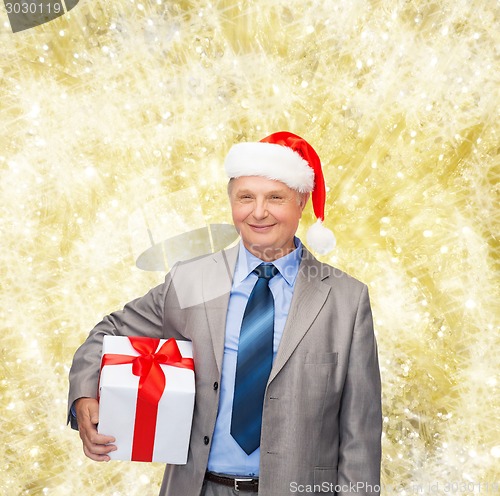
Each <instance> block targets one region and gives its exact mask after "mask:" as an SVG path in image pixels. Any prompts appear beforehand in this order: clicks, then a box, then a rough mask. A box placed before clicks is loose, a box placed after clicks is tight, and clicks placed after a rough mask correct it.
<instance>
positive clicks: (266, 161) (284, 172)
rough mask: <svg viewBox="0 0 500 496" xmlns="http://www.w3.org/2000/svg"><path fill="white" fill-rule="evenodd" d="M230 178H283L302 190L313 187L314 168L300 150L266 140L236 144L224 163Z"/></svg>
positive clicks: (309, 189) (288, 183)
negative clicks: (300, 153) (301, 154)
mask: <svg viewBox="0 0 500 496" xmlns="http://www.w3.org/2000/svg"><path fill="white" fill-rule="evenodd" d="M224 166H225V168H226V173H227V175H228V176H229V177H230V178H236V177H241V176H262V177H266V178H267V179H273V180H275V181H281V182H283V183H285V184H286V185H287V186H288V187H290V188H292V189H294V190H296V191H299V192H300V193H309V192H311V191H312V190H313V189H314V171H313V169H312V168H311V167H310V166H309V164H308V163H307V161H306V160H304V159H303V158H302V157H301V156H300V155H299V154H298V153H297V152H295V151H293V150H292V149H291V148H289V147H287V146H283V145H277V144H274V143H265V142H260V141H259V142H253V143H238V144H236V145H233V146H232V147H231V149H230V150H229V153H228V154H227V157H226V160H225V162H224Z"/></svg>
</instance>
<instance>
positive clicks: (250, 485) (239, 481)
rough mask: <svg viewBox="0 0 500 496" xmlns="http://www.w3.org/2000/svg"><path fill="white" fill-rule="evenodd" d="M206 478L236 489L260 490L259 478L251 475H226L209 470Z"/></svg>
mask: <svg viewBox="0 0 500 496" xmlns="http://www.w3.org/2000/svg"><path fill="white" fill-rule="evenodd" d="M205 480H207V481H210V482H215V483H216V484H222V485H223V486H229V487H232V488H233V489H234V490H235V491H253V492H255V493H256V492H257V491H258V490H259V479H252V478H251V477H248V478H247V477H224V476H223V475H217V474H214V473H213V472H207V473H206V474H205Z"/></svg>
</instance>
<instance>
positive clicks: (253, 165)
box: [224, 131, 335, 255]
mask: <svg viewBox="0 0 500 496" xmlns="http://www.w3.org/2000/svg"><path fill="white" fill-rule="evenodd" d="M224 166H225V168H226V173H227V175H228V177H229V178H236V177H241V176H262V177H266V178H267V179H273V180H276V181H281V182H282V183H285V184H286V185H287V186H288V187H289V188H291V189H294V190H296V191H298V192H300V193H311V198H312V204H313V209H314V214H315V216H316V218H317V221H316V222H315V223H314V224H313V225H312V226H311V227H310V228H309V229H308V231H307V242H308V244H309V246H310V247H311V248H312V249H313V250H315V251H316V252H318V253H319V254H321V255H325V254H326V253H328V252H330V251H332V250H333V248H334V247H335V236H334V234H333V232H332V231H331V230H330V229H328V228H326V227H325V226H323V221H324V220H325V199H326V190H325V180H324V178H323V171H322V169H321V161H320V159H319V157H318V154H317V153H316V152H315V151H314V148H313V147H312V146H311V145H310V144H309V143H308V142H307V141H306V140H304V139H303V138H301V137H300V136H297V135H296V134H292V133H289V132H287V131H281V132H278V133H273V134H271V135H270V136H267V137H266V138H264V139H262V140H260V141H258V142H251V143H248V142H247V143H238V144H236V145H233V146H232V147H231V149H230V150H229V153H228V154H227V157H226V160H225V163H224Z"/></svg>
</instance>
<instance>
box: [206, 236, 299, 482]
mask: <svg viewBox="0 0 500 496" xmlns="http://www.w3.org/2000/svg"><path fill="white" fill-rule="evenodd" d="M294 241H295V247H296V248H295V250H294V251H293V252H291V253H289V254H288V255H286V256H284V257H282V258H279V259H278V260H275V261H274V262H273V264H274V265H275V266H276V268H277V269H278V270H279V273H278V274H276V275H275V276H274V277H273V278H272V279H271V280H270V282H269V288H270V290H271V293H272V294H273V297H274V343H273V360H274V358H276V353H277V351H278V346H279V343H280V340H281V336H282V334H283V329H284V327H285V322H286V319H287V316H288V311H289V309H290V303H291V301H292V295H293V289H294V287H295V280H296V278H297V274H298V271H299V265H300V261H301V259H302V243H301V242H300V240H299V239H298V238H295V239H294ZM261 263H263V262H262V260H260V259H259V258H257V257H255V256H254V255H252V254H251V253H250V252H249V251H248V250H247V249H246V248H245V247H244V246H243V243H242V242H241V241H240V249H239V253H238V260H237V262H236V268H235V273H234V278H233V285H232V288H231V294H230V296H229V306H228V310H227V316H226V336H225V342H224V358H223V361H222V377H221V384H220V399H219V411H218V414H217V420H216V422H215V430H214V434H213V436H212V446H211V449H210V456H209V459H208V470H210V471H211V472H218V473H222V474H228V475H243V476H253V477H256V476H258V475H259V460H260V448H257V449H256V450H255V451H254V452H253V453H251V454H250V455H247V454H246V453H245V452H244V451H243V450H242V449H241V447H240V445H239V444H238V443H237V442H236V441H235V440H234V438H233V437H232V436H231V433H230V428H231V413H232V407H233V394H234V381H235V375H236V358H237V353H238V341H239V335H240V328H241V322H242V320H243V314H244V312H245V307H246V305H247V302H248V298H249V296H250V293H251V292H252V289H253V287H254V286H255V283H256V282H257V275H256V274H253V273H252V271H253V270H254V269H255V268H256V267H257V266H258V265H260V264H261Z"/></svg>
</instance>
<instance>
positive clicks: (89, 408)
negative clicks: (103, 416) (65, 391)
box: [75, 398, 116, 462]
mask: <svg viewBox="0 0 500 496" xmlns="http://www.w3.org/2000/svg"><path fill="white" fill-rule="evenodd" d="M75 410H76V418H77V421H78V430H79V432H80V438H81V439H82V442H83V452H84V453H85V455H86V456H87V457H89V458H90V459H92V460H95V461H98V462H101V461H109V460H110V458H109V456H108V453H111V452H112V451H116V446H115V445H114V444H112V443H114V442H115V438H114V437H112V436H105V435H103V434H99V433H98V432H97V423H98V422H99V403H98V402H97V400H96V399H94V398H80V399H79V400H77V401H76V402H75Z"/></svg>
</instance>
